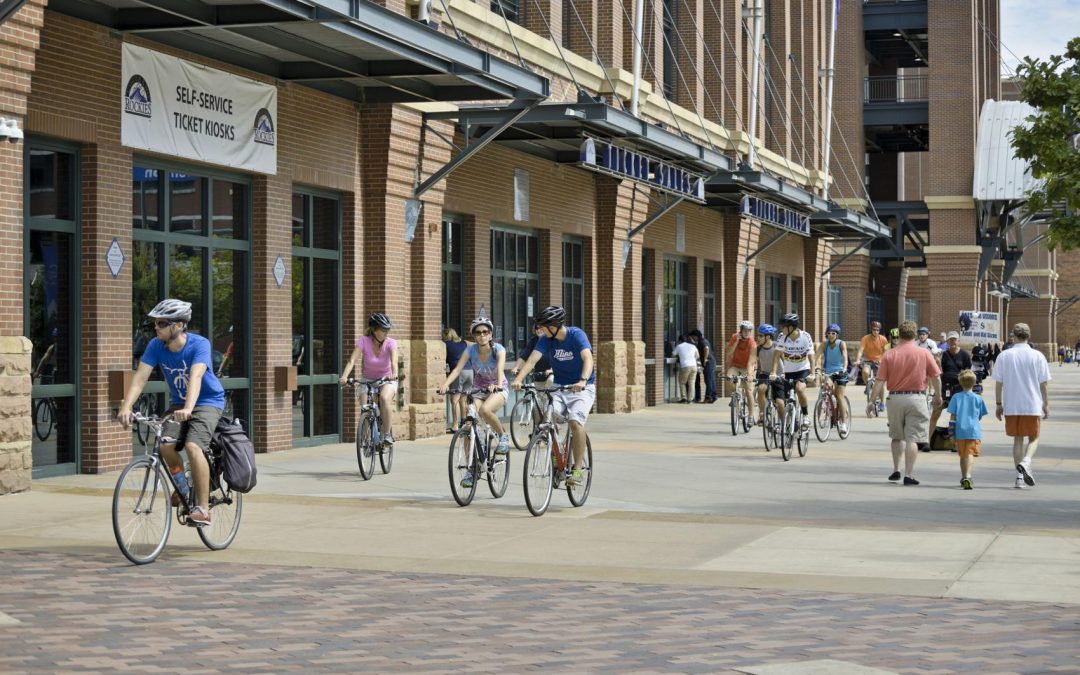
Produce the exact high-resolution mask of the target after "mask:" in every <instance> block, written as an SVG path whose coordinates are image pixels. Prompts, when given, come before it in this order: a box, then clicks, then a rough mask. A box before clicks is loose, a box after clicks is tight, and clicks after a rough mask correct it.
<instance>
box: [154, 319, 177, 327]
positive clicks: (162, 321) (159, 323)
mask: <svg viewBox="0 0 1080 675" xmlns="http://www.w3.org/2000/svg"><path fill="white" fill-rule="evenodd" d="M174 323H176V322H175V321H166V320H165V319H158V320H157V321H155V322H154V325H155V326H157V327H158V328H168V327H169V326H171V325H173V324H174Z"/></svg>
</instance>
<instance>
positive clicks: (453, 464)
mask: <svg viewBox="0 0 1080 675" xmlns="http://www.w3.org/2000/svg"><path fill="white" fill-rule="evenodd" d="M472 444H473V434H472V424H471V423H466V424H464V425H462V427H461V428H460V429H458V430H457V432H456V433H455V434H454V435H453V437H452V438H451V439H450V457H449V459H448V460H447V469H448V471H449V474H450V492H451V494H453V495H454V501H455V502H457V503H458V506H468V505H469V503H470V502H472V500H473V496H474V495H476V479H477V478H479V476H477V475H476V474H475V473H474V471H473V470H474V469H475V468H476V467H475V466H474V465H475V464H476V461H475V459H474V457H475V454H476V453H474V452H471V450H472ZM470 475H471V476H472V479H473V480H472V481H471V482H470V484H469V486H468V487H464V486H463V485H462V484H461V483H462V482H463V481H465V477H466V476H470Z"/></svg>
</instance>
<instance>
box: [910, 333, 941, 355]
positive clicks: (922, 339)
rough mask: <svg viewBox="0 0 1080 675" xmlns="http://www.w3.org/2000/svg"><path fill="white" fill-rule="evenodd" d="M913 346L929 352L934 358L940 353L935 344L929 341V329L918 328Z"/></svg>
mask: <svg viewBox="0 0 1080 675" xmlns="http://www.w3.org/2000/svg"><path fill="white" fill-rule="evenodd" d="M915 346H916V347H922V348H923V349H927V350H929V351H930V353H931V354H933V355H934V356H937V355H938V354H940V353H941V350H940V349H938V346H937V343H936V342H934V341H933V340H931V339H930V329H929V328H927V327H926V326H923V327H921V328H919V333H918V336H917V337H916V338H915Z"/></svg>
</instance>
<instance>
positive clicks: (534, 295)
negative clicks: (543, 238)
mask: <svg viewBox="0 0 1080 675" xmlns="http://www.w3.org/2000/svg"><path fill="white" fill-rule="evenodd" d="M539 246H540V238H539V237H538V236H536V235H535V234H533V233H531V232H521V231H516V230H501V229H494V230H492V232H491V249H492V250H491V259H492V261H493V263H492V266H491V309H490V312H489V314H490V316H491V320H492V321H493V322H494V324H495V340H496V341H497V342H499V343H501V344H502V346H503V347H505V348H506V363H507V367H509V366H510V364H512V363H513V362H514V361H516V360H517V353H518V350H520V349H521V348H522V347H523V346H525V343H526V342H527V341H528V339H529V337H530V335H531V330H532V316H533V314H535V313H536V310H538V309H539V308H540V307H542V305H541V304H540V270H539V266H538V263H537V261H538V260H539V255H538V254H536V253H534V252H533V251H536V250H537V249H538V247H539ZM478 310H479V308H478V307H477V308H475V309H473V310H471V311H473V312H475V311H478Z"/></svg>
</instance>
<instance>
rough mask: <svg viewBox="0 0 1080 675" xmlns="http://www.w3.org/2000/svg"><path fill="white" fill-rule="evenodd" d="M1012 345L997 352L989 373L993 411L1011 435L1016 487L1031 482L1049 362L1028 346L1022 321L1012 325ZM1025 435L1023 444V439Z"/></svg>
mask: <svg viewBox="0 0 1080 675" xmlns="http://www.w3.org/2000/svg"><path fill="white" fill-rule="evenodd" d="M1011 334H1012V335H1013V338H1014V342H1013V345H1012V347H1010V348H1009V349H1008V350H1006V351H1003V352H1001V356H999V357H998V362H997V366H996V367H995V368H994V372H993V374H991V375H990V377H991V378H993V380H994V382H995V383H996V384H995V386H994V394H995V396H994V398H995V400H996V401H997V403H996V405H995V410H994V415H995V416H996V417H997V418H998V419H999V420H1000V419H1002V417H1004V418H1005V434H1006V435H1007V436H1009V437H1011V438H1012V439H1013V461H1014V462H1015V463H1016V487H1017V488H1023V487H1024V486H1025V485H1027V486H1029V487H1030V486H1033V485H1035V478H1034V476H1033V474H1032V471H1031V459H1032V457H1034V456H1035V451H1036V450H1038V448H1039V430H1040V425H1041V421H1042V420H1044V419H1046V418H1047V417H1049V416H1050V400H1049V398H1048V397H1047V391H1046V389H1047V383H1048V382H1049V381H1050V366H1049V365H1048V364H1047V363H1046V357H1045V356H1043V355H1042V352H1038V351H1036V350H1034V349H1032V348H1031V345H1029V344H1028V340H1029V339H1030V338H1031V328H1030V327H1029V326H1028V325H1027V324H1026V323H1018V324H1016V325H1015V326H1013V329H1012V333H1011ZM1025 438H1026V439H1027V445H1026V447H1025V444H1024V439H1025Z"/></svg>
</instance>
